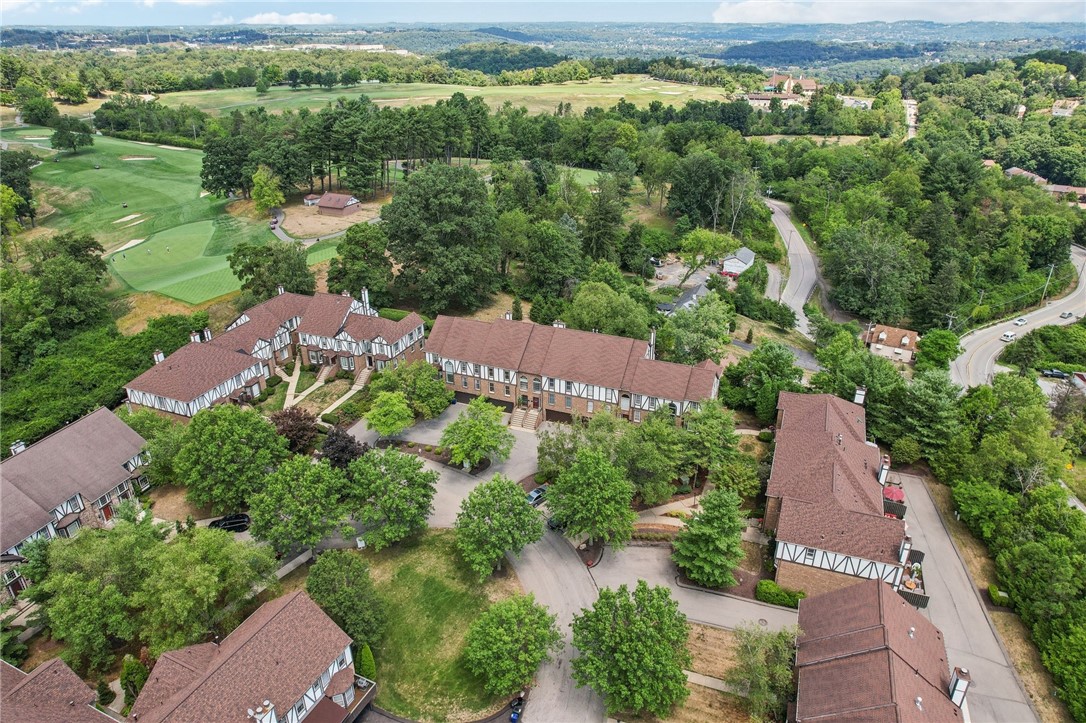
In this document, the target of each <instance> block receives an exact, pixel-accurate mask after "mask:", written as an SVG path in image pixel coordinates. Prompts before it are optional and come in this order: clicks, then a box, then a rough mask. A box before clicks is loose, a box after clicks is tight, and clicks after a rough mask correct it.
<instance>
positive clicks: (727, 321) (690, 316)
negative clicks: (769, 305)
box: [667, 292, 735, 364]
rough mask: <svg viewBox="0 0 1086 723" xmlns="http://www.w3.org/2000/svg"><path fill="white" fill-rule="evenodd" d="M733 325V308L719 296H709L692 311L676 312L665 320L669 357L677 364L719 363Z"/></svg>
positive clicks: (704, 297)
mask: <svg viewBox="0 0 1086 723" xmlns="http://www.w3.org/2000/svg"><path fill="white" fill-rule="evenodd" d="M734 323H735V309H734V308H733V307H732V305H731V304H729V303H728V302H726V301H724V299H722V298H721V297H720V295H719V294H716V293H712V292H710V293H708V294H706V295H705V296H703V297H701V299H699V300H698V303H697V304H696V305H695V306H694V308H692V309H679V310H678V311H676V312H675V313H674V314H673V315H672V316H670V317H669V318H668V321H667V325H668V327H670V333H671V335H672V338H673V339H674V342H673V344H672V351H671V356H672V357H673V358H674V360H675V361H677V362H679V363H680V364H699V363H701V362H703V361H705V360H706V359H711V360H713V361H715V362H719V361H720V359H721V357H722V356H723V355H724V353H725V349H726V348H727V346H728V344H730V343H731V337H730V336H729V332H728V329H729V328H730V327H731V325H732V324H734Z"/></svg>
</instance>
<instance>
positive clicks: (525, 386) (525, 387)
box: [520, 377, 538, 392]
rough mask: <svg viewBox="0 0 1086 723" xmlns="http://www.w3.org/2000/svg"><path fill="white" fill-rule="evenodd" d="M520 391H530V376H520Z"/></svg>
mask: <svg viewBox="0 0 1086 723" xmlns="http://www.w3.org/2000/svg"><path fill="white" fill-rule="evenodd" d="M520 391H522V392H526V391H528V377H521V378H520ZM537 391H538V390H537Z"/></svg>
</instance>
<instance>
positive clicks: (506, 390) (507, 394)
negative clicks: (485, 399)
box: [505, 384, 509, 397]
mask: <svg viewBox="0 0 1086 723" xmlns="http://www.w3.org/2000/svg"><path fill="white" fill-rule="evenodd" d="M505 396H507V397H508V396H509V385H508V384H506V385H505Z"/></svg>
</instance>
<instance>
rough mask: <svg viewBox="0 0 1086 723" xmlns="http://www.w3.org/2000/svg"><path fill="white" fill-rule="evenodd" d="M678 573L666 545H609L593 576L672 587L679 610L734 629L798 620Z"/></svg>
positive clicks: (607, 582) (608, 582)
mask: <svg viewBox="0 0 1086 723" xmlns="http://www.w3.org/2000/svg"><path fill="white" fill-rule="evenodd" d="M518 570H519V568H518ZM676 575H678V570H677V569H676V568H675V563H673V562H672V561H671V551H670V550H669V549H668V548H666V547H633V546H631V547H627V548H626V549H624V550H621V551H617V552H616V551H615V550H612V549H611V548H607V550H606V551H605V552H604V553H603V559H602V560H600V562H599V564H597V565H596V566H595V567H594V568H592V578H593V579H594V580H595V581H596V584H597V585H598V586H599V587H610V588H617V587H618V586H619V585H623V584H625V585H627V586H628V587H630V588H631V589H632V588H633V587H635V586H636V585H637V581H638V580H644V581H645V582H647V583H648V584H650V585H664V586H665V587H668V588H670V589H671V595H672V597H674V598H675V599H676V600H677V601H678V602H679V609H680V610H682V612H683V613H684V614H685V615H686V617H687V618H689V619H690V620H691V621H692V622H695V623H705V624H706V625H714V626H716V627H718V628H728V629H734V628H736V627H738V626H739V624H740V623H744V622H752V623H757V624H759V625H762V626H763V627H767V628H769V629H772V630H779V629H781V628H784V627H787V626H789V625H795V624H796V622H797V620H798V615H797V613H796V611H795V610H789V609H788V608H782V607H778V606H776V605H766V604H765V603H761V602H758V601H757V600H747V599H745V598H739V597H733V596H731V595H718V594H716V593H711V592H705V591H704V590H697V589H694V588H688V587H679V585H677V584H676V582H675V578H676ZM522 579H523V578H522Z"/></svg>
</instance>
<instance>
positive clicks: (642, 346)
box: [426, 316, 720, 423]
mask: <svg viewBox="0 0 1086 723" xmlns="http://www.w3.org/2000/svg"><path fill="white" fill-rule="evenodd" d="M426 359H427V361H429V362H430V363H431V364H433V365H434V366H435V367H436V368H437V369H438V370H439V372H440V373H441V375H442V377H443V379H444V380H445V384H446V386H447V387H448V388H449V389H450V390H452V391H453V392H454V393H455V394H456V396H457V398H458V399H459V400H460V401H469V400H470V399H471V398H473V397H476V396H485V397H487V398H488V399H489V400H490V401H492V402H494V403H497V404H499V405H501V406H504V407H505V408H506V409H509V410H512V409H514V408H515V407H518V406H520V407H526V408H529V409H532V410H538V411H539V412H540V414H539V421H543V420H547V419H549V420H555V421H570V420H571V419H572V418H573V417H574V416H580V417H589V416H592V415H593V414H597V413H599V412H607V413H617V414H620V415H621V416H623V417H626V418H627V419H629V420H630V421H632V422H635V423H637V422H641V421H642V420H643V419H644V418H645V417H647V416H648V414H650V413H652V412H653V411H655V410H657V409H665V410H668V411H669V412H670V413H671V414H672V415H674V416H677V417H681V416H682V415H684V414H686V413H687V412H688V411H690V410H691V409H693V408H696V407H697V406H698V405H699V404H700V403H701V402H702V401H704V400H706V399H711V398H714V397H715V396H716V394H717V392H718V390H719V384H720V369H719V367H718V366H716V365H715V364H713V363H712V362H703V363H701V364H698V365H696V366H687V365H684V364H672V363H670V362H663V361H659V360H657V359H656V358H655V350H654V344H653V342H652V341H649V342H645V341H643V340H640V339H628V338H625V337H619V336H609V335H606V334H593V333H590V332H585V331H577V330H574V329H568V328H566V327H564V326H562V325H561V323H560V322H556V324H555V325H553V326H541V325H538V324H532V323H530V322H516V321H511V320H509V319H498V320H496V321H492V322H483V321H475V320H472V319H461V318H454V317H448V316H439V317H438V318H437V319H436V320H435V321H434V327H433V329H432V330H431V332H430V337H429V339H428V340H427V345H426Z"/></svg>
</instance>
